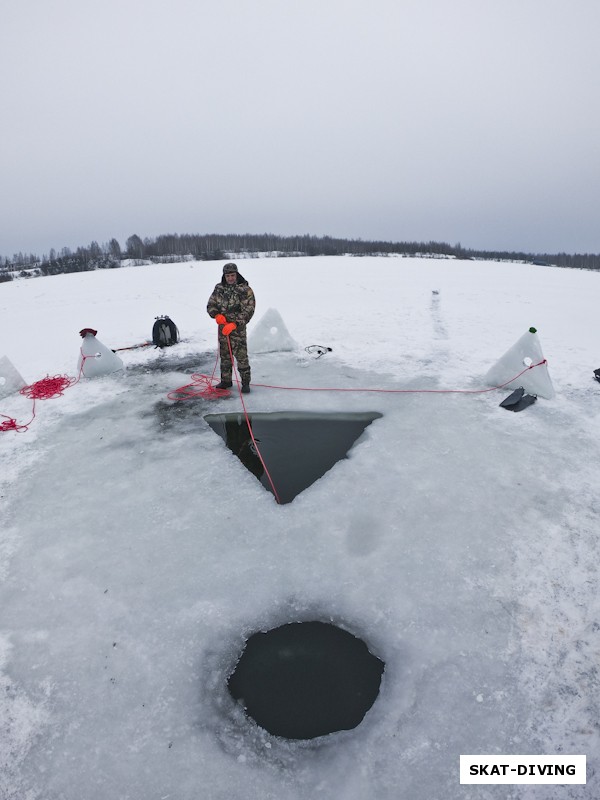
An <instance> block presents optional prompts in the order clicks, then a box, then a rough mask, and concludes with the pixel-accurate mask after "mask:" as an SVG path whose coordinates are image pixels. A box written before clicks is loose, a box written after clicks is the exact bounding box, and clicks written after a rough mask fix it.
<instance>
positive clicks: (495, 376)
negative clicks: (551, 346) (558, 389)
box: [485, 328, 554, 400]
mask: <svg viewBox="0 0 600 800" xmlns="http://www.w3.org/2000/svg"><path fill="white" fill-rule="evenodd" d="M543 361H545V359H544V354H543V353H542V346H541V344H540V340H539V339H538V335H537V332H536V329H535V328H530V329H529V330H528V331H527V333H524V334H523V336H521V338H520V339H519V340H518V341H517V342H515V344H513V346H512V347H511V348H510V349H509V350H507V351H506V353H504V355H503V356H502V357H501V358H500V359H498V361H497V362H496V363H495V364H494V366H493V367H492V368H491V369H490V370H489V371H488V373H487V375H486V376H485V380H486V383H487V384H489V385H490V386H502V387H504V388H505V389H516V388H518V387H519V386H522V387H523V388H524V389H525V391H526V392H529V393H530V394H535V395H537V396H538V397H544V398H545V399H546V400H552V398H553V397H554V387H553V386H552V381H551V380H550V375H549V374H548V365H547V364H545V363H540V362H543ZM536 365H539V366H536ZM528 367H531V369H528ZM524 370H525V371H524ZM521 372H522V373H523V374H522V375H519V373H521ZM516 376H518V377H516ZM511 378H514V380H511Z"/></svg>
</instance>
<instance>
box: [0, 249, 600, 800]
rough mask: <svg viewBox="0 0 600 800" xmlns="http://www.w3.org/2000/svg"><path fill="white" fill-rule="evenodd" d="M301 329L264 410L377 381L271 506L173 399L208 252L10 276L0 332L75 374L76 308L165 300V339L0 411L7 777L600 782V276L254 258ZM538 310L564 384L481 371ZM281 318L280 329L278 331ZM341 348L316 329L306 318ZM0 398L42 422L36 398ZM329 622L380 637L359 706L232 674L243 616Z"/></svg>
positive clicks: (116, 325)
mask: <svg viewBox="0 0 600 800" xmlns="http://www.w3.org/2000/svg"><path fill="white" fill-rule="evenodd" d="M240 271H241V272H242V273H243V274H244V275H245V277H247V278H248V280H249V281H250V284H251V285H252V287H253V288H254V290H255V293H256V296H257V312H256V316H255V318H254V320H253V322H252V323H251V325H250V326H249V333H250V334H251V332H252V327H253V326H255V325H257V324H258V323H259V322H260V319H261V316H262V315H263V314H264V313H265V312H266V311H267V310H268V309H274V310H276V312H277V313H278V314H280V315H281V319H282V320H283V322H284V323H285V326H286V332H289V335H290V336H291V337H293V340H295V341H296V342H298V344H299V346H298V348H297V349H296V350H293V351H287V350H282V352H269V353H255V354H254V355H253V356H252V358H251V363H252V368H253V375H252V381H253V384H255V385H254V388H253V391H252V393H251V394H250V395H249V396H248V397H247V398H245V401H246V403H247V405H248V408H249V410H250V411H255V412H268V411H282V410H294V411H310V410H313V411H327V412H331V411H377V412H379V413H381V414H382V415H383V416H382V417H381V418H380V419H377V420H375V421H374V422H373V423H372V424H371V425H370V426H369V427H368V428H367V430H366V431H365V433H364V434H363V436H362V437H361V438H360V439H359V441H358V442H357V444H356V445H355V447H354V448H353V449H352V450H351V452H350V457H349V458H348V459H346V460H343V461H341V462H339V463H338V464H336V466H335V467H334V468H333V469H332V470H331V471H330V472H328V473H327V474H326V475H325V476H324V477H323V478H322V479H320V480H319V481H317V482H316V483H315V484H313V485H312V486H311V487H309V488H308V489H307V490H305V491H304V492H303V493H302V494H300V495H299V496H298V497H297V498H296V499H295V500H294V501H293V502H292V503H290V504H288V505H285V506H278V505H277V503H276V502H275V499H274V498H273V496H272V495H271V494H270V493H268V492H267V491H265V489H264V488H263V487H262V486H261V485H260V483H259V482H258V481H257V480H256V478H255V477H254V476H253V475H251V474H250V473H249V472H248V471H247V470H246V469H245V468H244V467H243V466H242V464H241V463H240V462H239V461H238V460H237V459H236V458H235V457H234V456H232V454H231V453H230V452H229V451H228V449H227V448H226V446H225V444H224V443H223V441H222V439H221V438H220V437H219V436H217V435H215V434H214V433H213V431H212V430H211V429H210V428H209V426H208V425H207V423H206V422H204V420H203V415H204V414H207V413H220V412H229V411H233V410H237V409H239V408H241V406H240V401H239V397H237V396H236V395H235V394H234V395H233V396H232V398H230V399H226V400H218V401H212V402H211V401H208V400H195V401H186V402H185V403H179V404H173V403H172V402H171V401H169V400H168V399H167V396H166V395H167V392H169V391H170V390H171V389H174V388H176V387H178V386H181V385H183V384H185V383H188V382H189V381H190V374H191V373H192V372H203V373H207V374H211V373H212V370H213V367H214V362H215V351H216V326H215V325H214V322H213V321H212V320H210V319H209V317H208V316H207V315H206V314H205V304H206V300H207V299H208V296H209V294H210V292H211V290H212V288H213V286H214V284H215V282H216V281H217V280H218V278H219V276H220V265H219V264H215V263H186V264H179V265H160V266H144V267H128V268H123V269H118V270H112V271H105V272H94V273H84V274H78V275H61V276H55V277H50V278H37V279H32V280H28V281H27V280H17V281H15V282H13V283H9V284H2V285H0V356H2V355H6V356H7V357H8V358H9V359H10V360H11V362H12V364H13V365H14V366H15V368H16V369H17V370H18V371H19V372H20V373H21V374H22V375H23V377H24V378H25V379H26V380H27V381H28V382H30V383H33V382H34V381H36V380H39V379H40V378H42V377H44V376H45V375H47V374H50V375H55V374H63V373H65V374H70V375H74V373H75V367H76V363H77V357H78V355H79V346H80V343H81V340H80V339H79V337H78V331H79V329H80V328H83V327H93V328H95V329H97V330H98V339H99V340H100V341H101V342H103V343H104V344H106V345H108V346H109V347H111V348H116V347H125V346H127V345H131V344H137V343H139V342H143V341H145V340H146V339H148V338H149V337H150V331H151V327H152V322H153V319H154V316H156V315H158V314H163V313H168V314H169V315H170V316H171V317H172V318H173V319H174V320H175V322H176V323H177V325H178V327H179V329H180V332H181V334H182V337H183V341H182V342H181V343H180V344H179V345H177V346H176V347H173V348H170V349H168V350H165V351H163V352H159V351H157V350H155V349H153V348H147V349H138V350H130V351H124V352H122V353H121V357H122V358H123V360H124V362H125V365H126V369H125V372H124V373H122V374H115V375H114V376H112V375H111V376H107V377H101V378H96V379H92V380H84V381H81V382H80V383H78V384H76V385H75V386H73V387H72V388H70V389H67V390H66V391H65V393H64V395H63V396H62V397H59V398H56V399H52V400H43V401H38V402H37V404H36V417H35V419H34V420H33V421H32V423H31V425H30V427H29V430H28V431H26V432H23V433H15V432H12V431H11V432H2V433H0V456H1V459H2V461H1V464H2V473H1V485H0V495H1V498H0V503H1V504H2V505H1V506H0V509H1V513H2V531H1V534H0V536H1V538H0V579H1V581H2V583H1V584H0V731H1V734H2V735H1V737H0V798H1V800H82V799H84V800H112V799H113V798H114V799H115V800H116V799H117V798H118V799H119V800H151V799H153V798H156V799H157V800H159V799H161V798H163V799H164V798H177V799H178V800H188V799H191V798H202V799H203V800H213V799H214V800H217V798H219V800H220V799H221V798H228V800H242V798H248V797H253V798H257V799H258V800H263V799H264V800H266V798H278V800H300V799H302V800H308V798H315V797H323V798H327V800H330V799H332V798H333V799H335V800H338V798H339V799H340V800H341V799H342V798H343V800H366V799H367V798H373V799H374V800H388V799H389V800H392V798H393V800H398V798H402V799H403V800H404V798H406V800H432V798H447V799H448V800H453V798H469V800H485V799H486V798H492V799H493V800H495V798H535V800H538V798H539V800H542V798H543V799H544V800H546V799H547V800H554V799H555V798H556V800H562V799H563V798H592V797H597V796H600V783H599V777H598V768H599V766H600V764H599V761H600V758H599V753H600V736H599V722H598V720H599V718H600V713H599V712H600V708H599V698H600V674H599V672H598V668H599V660H600V613H599V612H600V600H599V598H600V586H599V580H598V570H599V567H598V564H599V562H600V558H599V555H600V554H599V547H598V513H599V512H600V499H599V495H598V485H599V484H600V447H599V444H598V442H599V434H600V414H599V412H598V409H599V406H600V385H598V383H597V382H595V381H594V380H593V369H594V368H596V367H598V366H600V346H599V344H600V336H599V333H598V325H597V301H596V298H597V296H598V281H600V276H599V275H596V274H593V273H589V272H582V271H569V270H560V269H553V268H547V267H536V266H529V265H527V266H526V265H519V264H495V263H478V262H462V263H461V262H451V261H448V260H443V261H442V260H439V261H438V260H413V259H395V258H390V259H385V258H357V259H353V258H312V259H285V260H276V259H267V258H265V259H252V260H249V261H247V262H240ZM532 325H534V326H535V327H536V328H537V329H538V332H539V337H540V341H541V344H542V347H543V350H544V355H545V357H546V358H547V359H548V368H549V374H550V376H551V378H552V381H553V384H554V388H555V390H556V397H555V398H554V399H553V400H551V401H547V400H543V399H541V398H540V399H539V400H538V402H537V403H536V404H535V405H533V406H531V407H530V408H528V409H527V410H525V411H524V412H522V413H518V414H514V413H511V412H508V411H505V410H504V409H501V408H499V406H498V404H499V402H500V401H501V400H502V399H503V398H504V397H505V396H506V395H507V394H508V393H509V392H508V391H506V390H504V391H492V392H488V393H482V394H459V393H453V394H445V393H432V392H429V393H374V392H369V393H360V392H356V393H355V392H338V393H336V392H318V393H316V392H298V391H288V390H285V389H267V388H261V387H260V386H257V385H256V384H269V385H275V386H282V387H283V386H296V387H297V386H304V387H337V388H344V389H359V388H363V389H366V388H368V389H374V388H381V389H412V390H415V389H428V390H432V389H436V390H440V389H468V390H474V389H485V388H487V387H486V386H485V383H484V381H483V376H484V375H485V374H486V372H487V370H488V369H489V368H490V367H491V366H492V364H493V363H494V362H495V361H496V360H497V359H498V358H499V357H500V356H501V355H502V354H503V353H504V352H505V351H506V350H507V349H508V348H510V346H511V345H512V344H513V343H514V342H516V341H517V340H518V339H519V337H520V336H521V335H522V334H523V333H524V332H525V331H526V330H527V329H528V328H529V327H530V326H532ZM286 341H287V340H286ZM311 344H320V345H325V346H329V347H331V348H332V352H331V353H327V354H326V355H325V356H322V357H321V358H315V357H314V356H312V355H310V354H308V353H306V352H305V351H304V347H305V346H308V345H311ZM0 413H2V414H4V415H8V416H11V417H14V418H16V419H17V421H18V422H20V423H24V422H28V421H29V420H30V418H31V401H29V400H27V399H26V398H24V397H21V396H20V395H11V396H10V397H5V398H3V399H2V401H1V402H0ZM304 619H320V620H324V621H330V620H332V621H334V622H336V623H337V624H339V625H341V626H342V627H345V628H347V629H349V630H350V631H352V632H353V633H355V634H357V635H359V636H361V637H362V638H363V639H364V640H365V641H366V642H367V643H368V644H369V646H370V648H371V650H372V651H373V652H374V653H375V654H376V655H378V656H379V657H380V658H382V659H383V660H384V661H385V663H386V669H385V673H384V677H383V682H382V688H381V693H380V696H379V698H378V700H377V701H376V702H375V704H374V706H373V708H372V709H371V711H370V712H369V713H368V714H367V716H366V718H365V720H364V721H363V723H362V724H361V725H360V726H359V727H357V728H356V729H354V730H352V731H346V732H343V733H338V734H332V735H330V736H327V737H322V738H321V739H317V740H313V741H311V742H286V741H284V740H279V739H277V738H275V737H272V736H270V735H268V734H267V733H265V732H264V731H262V730H261V729H259V728H257V727H256V726H255V725H254V724H253V723H251V722H250V721H248V720H247V719H245V717H244V716H243V714H242V712H241V711H240V709H239V708H238V707H236V706H235V704H234V703H233V701H232V700H231V698H230V697H229V695H228V693H227V691H226V685H225V680H226V677H227V675H228V674H229V672H230V671H231V669H232V668H233V665H234V664H235V661H236V658H237V656H238V654H239V652H240V650H241V647H242V646H243V641H244V637H245V636H247V635H249V634H251V633H252V632H254V631H256V630H259V629H267V628H269V627H274V626H276V625H280V624H283V623H285V622H290V621H298V620H304ZM466 753H499V754H500V753H575V754H580V753H581V754H587V757H588V783H587V786H555V787H553V786H512V787H511V786H506V785H504V786H477V785H474V786H461V785H460V784H459V778H458V765H459V755H460V754H466Z"/></svg>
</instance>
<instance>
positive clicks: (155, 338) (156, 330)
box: [152, 314, 179, 347]
mask: <svg viewBox="0 0 600 800" xmlns="http://www.w3.org/2000/svg"><path fill="white" fill-rule="evenodd" d="M178 341H179V331H178V330H177V325H175V323H174V322H173V320H172V319H171V318H170V317H168V316H166V314H165V315H164V316H162V317H156V321H155V323H154V325H153V326H152V342H153V343H154V345H155V347H171V345H173V344H177V342H178Z"/></svg>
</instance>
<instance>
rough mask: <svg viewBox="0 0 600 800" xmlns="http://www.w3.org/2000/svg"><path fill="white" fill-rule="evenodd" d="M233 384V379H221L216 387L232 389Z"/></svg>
mask: <svg viewBox="0 0 600 800" xmlns="http://www.w3.org/2000/svg"><path fill="white" fill-rule="evenodd" d="M232 386H233V383H232V382H231V381H221V382H220V383H217V385H216V386H215V389H231V387H232Z"/></svg>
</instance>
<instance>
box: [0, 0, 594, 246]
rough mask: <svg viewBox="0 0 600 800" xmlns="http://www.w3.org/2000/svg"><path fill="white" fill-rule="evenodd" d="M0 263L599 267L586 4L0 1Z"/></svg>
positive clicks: (533, 0) (538, 0)
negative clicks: (388, 259) (415, 247)
mask: <svg viewBox="0 0 600 800" xmlns="http://www.w3.org/2000/svg"><path fill="white" fill-rule="evenodd" d="M0 8H1V16H0V109H1V113H2V126H1V133H0V137H1V139H0V141H1V147H0V184H1V189H0V254H1V255H8V256H11V255H12V254H13V253H15V252H17V251H23V252H34V253H37V254H40V255H41V254H42V253H45V252H48V250H49V249H50V248H51V247H54V248H56V249H57V250H59V249H60V248H62V247H63V246H68V247H72V248H73V247H77V246H78V245H87V244H89V243H90V241H92V240H96V241H98V242H100V243H102V242H106V241H108V240H109V239H110V238H112V237H115V238H117V239H118V240H119V241H120V243H121V245H124V243H125V239H126V238H127V237H128V236H130V235H131V234H133V233H137V234H138V235H140V236H141V237H142V238H144V237H146V236H150V237H154V236H157V235H159V234H161V233H211V232H218V233H246V232H249V233H263V232H272V233H277V234H283V235H286V234H294V233H311V234H314V235H317V236H321V235H326V234H328V235H332V236H341V237H348V238H359V237H360V238H363V239H387V240H411V241H412V240H426V241H427V240H436V241H447V242H449V243H451V244H454V243H456V242H459V241H460V242H461V243H462V245H463V246H470V247H477V248H486V249H494V248H502V249H508V250H520V249H523V250H526V251H537V252H541V251H546V252H556V251H567V252H575V251H577V252H586V251H587V252H600V224H599V223H600V218H599V217H600V215H599V213H598V210H599V192H600V102H599V99H600V47H599V46H598V35H599V32H600V0H18V1H15V2H11V1H10V0H2V2H1V3H0Z"/></svg>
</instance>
